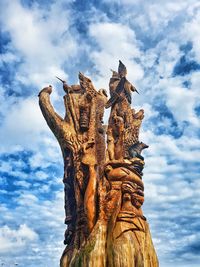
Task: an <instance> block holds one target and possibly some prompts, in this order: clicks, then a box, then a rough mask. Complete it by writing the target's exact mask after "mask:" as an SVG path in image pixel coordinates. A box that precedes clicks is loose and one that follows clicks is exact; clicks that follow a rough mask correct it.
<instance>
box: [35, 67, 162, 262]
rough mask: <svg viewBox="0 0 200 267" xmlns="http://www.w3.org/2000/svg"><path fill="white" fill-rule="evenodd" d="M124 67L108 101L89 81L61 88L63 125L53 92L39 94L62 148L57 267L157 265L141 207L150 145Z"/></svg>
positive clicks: (115, 76)
mask: <svg viewBox="0 0 200 267" xmlns="http://www.w3.org/2000/svg"><path fill="white" fill-rule="evenodd" d="M120 64H122V63H121V62H120ZM122 65H123V64H122ZM122 65H120V66H119V70H118V73H117V72H114V73H113V77H112V78H111V80H110V84H109V86H110V93H111V99H110V100H109V101H108V102H107V98H106V93H105V91H104V90H100V91H99V92H97V91H96V90H95V88H94V86H93V84H92V82H91V80H90V79H89V78H87V77H85V76H84V75H83V74H81V73H79V79H80V86H78V85H77V86H71V87H69V86H67V85H66V84H65V83H64V89H65V91H66V95H65V96H64V104H65V108H66V115H65V119H62V118H61V117H60V116H59V115H58V114H57V113H56V112H55V111H54V109H53V107H52V105H51V103H50V99H49V95H50V93H51V91H52V88H51V86H50V87H47V88H44V89H43V90H42V91H41V92H40V94H39V104H40V107H41V110H42V113H43V115H44V118H45V120H46V121H47V124H48V126H49V127H50V129H51V130H52V132H53V133H54V135H55V137H56V138H57V140H58V142H59V144H60V147H61V150H62V154H63V160H64V178H63V182H64V189H65V214H66V218H65V223H66V225H67V230H66V232H65V241H64V243H65V244H66V248H65V250H64V252H63V255H62V257H61V261H60V266H61V267H68V266H71V267H76V266H81V267H89V266H90V267H97V266H100V267H152V266H153V267H157V266H158V260H157V256H156V252H155V250H154V246H153V243H152V240H151V234H150V230H149V226H148V223H147V220H146V218H145V217H144V216H143V212H142V209H141V206H142V204H143V202H144V194H143V191H144V185H143V181H142V169H143V166H144V159H143V157H142V156H141V151H142V149H144V148H146V147H148V146H146V145H145V144H143V143H141V142H139V127H140V125H141V121H142V119H143V117H144V115H143V113H144V112H143V110H140V111H139V112H138V113H135V111H134V110H133V109H131V106H130V99H131V98H130V91H131V90H133V89H132V88H134V87H133V86H132V85H131V84H130V83H129V82H128V81H127V80H126V79H125V76H124V75H126V71H124V69H123V68H125V66H124V65H123V66H122ZM122 70H123V71H122ZM122 79H123V83H122V82H121V83H120V81H122ZM118 84H120V86H118ZM73 88H74V89H73ZM129 89H130V90H129ZM128 90H129V91H128ZM127 96H128V97H127ZM106 102H107V104H106ZM106 105H107V106H111V113H110V118H109V125H108V126H107V127H105V126H104V125H103V122H102V118H103V113H104V107H105V106H106ZM106 128H107V147H106V141H105V135H106V132H105V131H106Z"/></svg>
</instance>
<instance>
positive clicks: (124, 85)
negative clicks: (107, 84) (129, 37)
mask: <svg viewBox="0 0 200 267" xmlns="http://www.w3.org/2000/svg"><path fill="white" fill-rule="evenodd" d="M126 74H127V70H126V67H125V65H124V64H123V63H122V62H121V61H120V60H119V67H118V77H120V78H121V79H120V81H119V83H118V84H117V86H116V89H115V90H112V93H111V98H110V99H109V100H108V102H107V103H106V106H105V107H106V108H109V107H111V106H112V105H113V104H114V103H116V101H119V100H120V99H122V98H123V93H124V98H126V99H127V101H128V103H129V104H131V91H132V92H136V93H138V91H137V89H136V88H135V87H134V86H133V85H132V84H131V83H130V82H129V81H128V80H127V79H126ZM114 75H115V76H116V77H117V75H116V72H115V73H114V72H113V76H114ZM138 94H139V93H138Z"/></svg>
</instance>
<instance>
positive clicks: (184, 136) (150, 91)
mask: <svg viewBox="0 0 200 267" xmlns="http://www.w3.org/2000/svg"><path fill="white" fill-rule="evenodd" d="M0 2H1V4H0V5H1V6H0V10H1V18H0V21H1V37H0V46H1V58H0V66H1V73H0V75H1V76H0V102H1V104H0V125H1V132H0V202H1V206H0V265H1V266H6V267H11V266H15V264H16V263H18V265H19V266H21V267H25V266H29V267H35V266H37V267H56V266H58V264H59V258H60V255H61V253H62V250H63V248H64V245H63V243H62V242H63V234H64V230H65V225H64V208H63V185H62V175H63V164H62V157H61V152H60V150H59V147H58V144H57V142H56V140H55V139H54V136H53V134H52V133H51V132H50V130H49V129H48V127H47V125H46V122H45V120H44V119H43V117H42V115H41V112H40V110H39V107H38V99H37V94H38V92H39V90H40V89H42V88H43V87H44V86H47V85H49V84H51V85H52V86H53V88H54V89H53V93H52V95H51V99H52V102H53V104H54V106H55V108H56V110H57V111H58V112H59V113H60V114H61V115H63V114H64V107H63V98H62V97H63V95H64V93H63V91H62V86H61V84H60V83H59V82H57V81H56V79H55V75H57V76H60V77H61V78H63V79H66V80H67V81H68V83H69V84H75V83H77V81H78V79H77V74H78V71H79V70H80V71H82V72H83V73H84V74H86V75H88V76H89V77H91V78H92V80H93V82H94V84H95V86H96V88H97V89H99V88H106V89H108V79H109V77H110V74H111V73H110V70H109V69H110V68H112V69H116V68H117V66H118V60H119V59H121V60H122V61H123V62H124V64H125V65H126V66H127V68H128V79H129V80H130V81H131V82H133V84H134V85H135V86H136V88H137V89H138V91H139V92H140V95H136V94H134V96H133V107H134V108H136V109H139V108H143V109H145V119H144V122H143V128H142V132H141V141H143V142H145V143H147V144H148V145H149V146H150V147H149V149H148V150H146V151H145V153H144V154H145V159H146V167H145V172H144V183H145V196H146V199H145V204H144V208H143V210H144V213H145V215H146V217H147V218H148V221H149V223H150V227H151V232H152V236H153V241H154V245H155V247H156V250H157V253H158V257H159V261H160V266H161V267H173V266H181V267H186V266H187V267H197V266H200V241H199V240H200V208H199V207H200V199H199V192H200V179H199V178H200V177H199V173H200V167H199V166H200V165H199V161H200V152H199V151H200V150H199V148H200V138H199V137H200V119H199V115H200V40H199V39H200V1H197V0H185V1H182V0H176V1H174V0H159V1H158V0H155V1H153V0H142V1H141V0H140V1H139V0H121V1H120V0H102V1H96V0H91V1H88V0H82V1H81V0H77V1H70V0H63V1H62V0H60V1H52V0H48V1H47V0H43V1H39V0H38V1H37V0H21V1H20V0H1V1H0Z"/></svg>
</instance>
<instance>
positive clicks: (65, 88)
mask: <svg viewBox="0 0 200 267" xmlns="http://www.w3.org/2000/svg"><path fill="white" fill-rule="evenodd" d="M56 78H57V79H58V80H59V81H61V82H62V83H63V90H64V91H65V93H66V94H68V93H69V89H70V86H69V85H68V84H67V82H66V81H64V80H62V79H60V78H59V77H57V76H56Z"/></svg>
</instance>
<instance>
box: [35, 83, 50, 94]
mask: <svg viewBox="0 0 200 267" xmlns="http://www.w3.org/2000/svg"><path fill="white" fill-rule="evenodd" d="M42 92H46V93H48V94H49V95H50V94H51V93H52V86H51V85H49V86H48V87H45V88H43V89H42V90H41V91H40V92H39V94H38V96H40V95H41V93H42Z"/></svg>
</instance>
